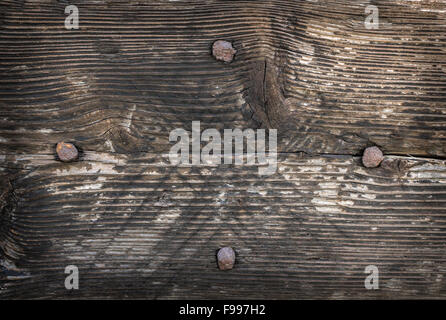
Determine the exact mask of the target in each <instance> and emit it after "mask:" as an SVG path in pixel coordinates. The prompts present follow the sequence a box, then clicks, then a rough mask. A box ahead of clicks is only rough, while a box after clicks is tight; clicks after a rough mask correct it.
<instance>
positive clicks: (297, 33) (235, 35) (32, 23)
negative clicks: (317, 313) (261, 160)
mask: <svg viewBox="0 0 446 320" xmlns="http://www.w3.org/2000/svg"><path fill="white" fill-rule="evenodd" d="M69 4H72V5H76V6H78V7H79V16H80V21H79V25H80V28H79V30H66V29H65V27H64V20H65V18H66V16H67V15H66V14H65V12H64V9H65V6H67V5H69ZM369 4H373V5H375V6H377V7H378V8H379V14H380V21H382V22H383V27H382V28H380V29H377V30H367V29H365V28H364V26H363V21H364V19H365V14H364V10H365V7H366V6H367V5H369ZM0 12H1V14H0V73H1V77H0V83H1V85H0V175H1V180H0V208H1V213H0V299H17V298H30V299H38V298H65V299H67V298H68V299H69V298H145V299H154V298H167V299H181V298H183V299H185V298H187V299H190V298H197V299H237V298H239V299H247V298H248V299H262V298H266V299H297V298H313V299H314V298H330V299H340V298H354V299H358V298H363V299H374V298H386V299H394V298H443V299H444V298H446V282H445V281H446V280H445V271H446V256H445V249H446V206H445V203H446V163H445V158H446V155H445V153H446V144H445V139H446V130H445V129H446V122H445V118H446V90H445V88H446V22H445V21H446V2H444V1H433V0H430V1H428V0H424V1H390V0H387V1H347V0H345V1H344V0H337V1H334V0H328V1H322V0H321V1H285V0H283V1H281V0H271V1H192V0H189V1H174V2H172V1H94V2H92V1H70V3H68V2H67V1H51V0H40V1H0ZM219 39H222V40H227V41H231V42H232V44H233V46H234V48H235V49H236V50H237V54H236V56H235V58H234V60H233V61H232V62H231V63H228V64H225V63H222V62H220V61H216V60H215V59H214V58H213V57H212V55H211V46H212V43H213V42H214V41H215V40H219ZM192 121H200V122H201V125H202V129H206V128H217V129H219V130H221V129H223V128H227V129H232V128H242V129H244V128H253V129H257V128H268V129H274V128H277V129H278V134H279V141H278V142H279V144H278V149H279V157H278V169H277V173H276V174H274V175H271V176H266V177H265V176H259V175H258V171H257V169H258V168H257V166H248V165H243V166H236V165H219V166H210V165H204V166H190V167H177V166H173V165H172V164H171V163H170V162H169V160H168V156H167V153H168V152H169V149H170V147H171V146H172V143H170V142H169V141H168V138H169V133H170V131H171V130H173V129H175V128H185V129H187V130H190V126H191V122H192ZM60 141H66V142H72V143H74V144H75V145H76V146H77V147H79V151H80V158H79V161H76V162H73V163H62V162H60V161H58V160H57V157H56V154H55V145H56V143H58V142H60ZM372 145H377V146H379V147H380V148H381V150H382V151H383V152H384V154H385V161H384V162H383V163H382V164H381V166H380V167H379V168H374V169H369V168H364V167H363V165H362V164H361V159H360V157H359V156H360V155H361V152H362V150H364V149H365V148H366V147H368V146H372ZM224 246H230V247H232V248H234V249H235V251H236V263H235V265H234V268H233V269H232V270H229V271H220V270H219V269H218V267H217V263H216V257H215V254H216V250H218V249H219V248H221V247H224ZM67 265H76V266H78V268H79V272H80V284H79V290H71V291H70V290H66V289H65V287H64V280H65V277H66V276H67V275H66V274H65V273H64V269H65V267H66V266H67ZM368 265H376V266H377V267H378V268H379V272H380V274H379V275H380V280H379V285H380V288H379V290H366V289H365V288H364V279H365V277H366V276H367V275H366V274H365V273H364V270H365V268H366V266H368Z"/></svg>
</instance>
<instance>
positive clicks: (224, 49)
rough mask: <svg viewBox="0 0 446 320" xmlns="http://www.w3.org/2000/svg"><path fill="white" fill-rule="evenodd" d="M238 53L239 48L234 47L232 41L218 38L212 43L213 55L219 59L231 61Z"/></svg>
mask: <svg viewBox="0 0 446 320" xmlns="http://www.w3.org/2000/svg"><path fill="white" fill-rule="evenodd" d="M236 53H237V50H235V49H234V48H233V47H232V43H230V42H229V41H225V40H217V41H215V42H214V44H213V45H212V55H213V56H214V57H215V59H217V60H220V61H224V62H227V63H229V62H231V61H232V60H233V59H234V55H235V54H236Z"/></svg>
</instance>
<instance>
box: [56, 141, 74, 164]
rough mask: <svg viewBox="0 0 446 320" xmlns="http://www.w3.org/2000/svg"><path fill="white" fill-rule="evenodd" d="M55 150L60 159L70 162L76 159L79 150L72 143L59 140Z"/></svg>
mask: <svg viewBox="0 0 446 320" xmlns="http://www.w3.org/2000/svg"><path fill="white" fill-rule="evenodd" d="M56 152H57V155H58V156H59V159H60V161H63V162H70V161H74V160H76V159H77V157H78V155H79V152H78V151H77V149H76V147H75V146H74V145H73V144H72V143H65V142H59V143H58V144H57V146H56Z"/></svg>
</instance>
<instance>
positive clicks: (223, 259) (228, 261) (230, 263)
mask: <svg viewBox="0 0 446 320" xmlns="http://www.w3.org/2000/svg"><path fill="white" fill-rule="evenodd" d="M217 262H218V267H219V268H220V270H231V269H232V268H233V267H234V263H235V252H234V249H232V248H231V247H224V248H221V249H220V250H218V253H217Z"/></svg>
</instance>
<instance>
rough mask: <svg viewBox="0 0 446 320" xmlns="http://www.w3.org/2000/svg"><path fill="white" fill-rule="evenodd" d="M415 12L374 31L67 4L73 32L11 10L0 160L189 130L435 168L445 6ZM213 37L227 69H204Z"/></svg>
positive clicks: (285, 4) (278, 18)
mask: <svg viewBox="0 0 446 320" xmlns="http://www.w3.org/2000/svg"><path fill="white" fill-rule="evenodd" d="M6 3H8V2H6ZM423 3H424V4H413V5H412V2H411V4H410V5H408V4H407V3H406V2H404V1H403V2H401V1H400V2H394V1H377V2H376V3H375V4H376V5H377V6H378V7H379V9H380V18H381V21H382V24H383V25H382V27H381V28H380V29H378V30H367V29H365V27H364V25H363V21H364V20H365V13H364V9H365V6H366V5H367V4H369V1H355V2H352V1H343V0H337V1H333V0H331V1H261V2H259V1H243V2H227V1H226V2H225V1H223V2H221V1H217V2H213V1H206V2H204V3H203V2H199V1H197V2H195V1H193V2H189V1H175V3H171V2H166V1H161V2H154V3H152V2H144V1H137V2H128V1H125V2H118V3H115V2H113V4H112V3H109V2H107V1H95V2H94V3H88V2H82V1H79V2H76V1H74V2H73V4H78V5H79V7H80V9H79V10H80V19H81V20H80V29H79V30H66V29H65V27H64V23H63V22H64V18H65V16H66V15H65V13H64V7H65V5H66V4H65V3H54V2H52V1H32V2H30V1H27V2H22V4H23V5H18V4H10V5H9V6H7V7H6V8H5V11H4V13H3V18H2V29H1V39H0V41H1V42H0V46H1V48H2V50H1V52H0V57H1V64H0V72H1V75H2V76H1V79H0V81H1V83H2V86H1V88H2V89H1V90H2V91H1V110H0V112H1V119H2V121H1V123H0V133H1V135H2V137H3V141H1V144H0V148H1V150H4V151H5V152H13V153H16V152H20V153H27V152H31V153H36V152H38V151H39V150H42V148H44V149H43V150H44V151H46V152H49V151H50V150H51V147H52V145H51V143H57V142H58V140H60V139H61V138H66V137H70V138H72V139H76V140H79V141H82V144H83V146H84V147H85V148H86V149H89V150H98V151H106V152H110V151H117V152H128V151H130V150H135V149H137V150H140V151H155V150H164V151H165V150H166V146H167V145H168V144H167V143H166V134H165V132H166V131H170V130H172V129H173V128H176V127H181V126H184V125H186V124H189V125H190V121H191V120H201V121H202V122H203V123H205V124H206V125H207V126H211V127H215V126H221V127H234V126H240V127H253V126H264V127H272V128H280V129H281V132H280V133H281V136H282V139H283V140H282V141H281V143H280V147H281V149H282V150H287V151H304V152H308V153H311V154H318V153H342V154H355V155H357V154H359V153H360V151H361V150H362V149H363V148H364V145H367V144H377V145H380V146H381V147H382V148H383V150H384V151H385V152H387V153H391V154H402V155H405V154H411V155H417V156H438V157H443V156H444V155H445V151H446V150H445V125H444V123H445V87H446V83H445V70H446V69H445V62H446V55H445V42H446V39H445V34H446V32H445V31H446V24H445V23H444V21H445V17H446V16H445V4H444V2H429V1H425V2H423ZM389 24H391V25H390V26H389ZM219 38H222V39H227V40H231V41H233V43H234V46H235V47H236V49H237V50H238V54H237V56H236V59H235V61H234V62H233V63H231V64H228V65H224V64H222V63H220V62H218V61H215V60H214V59H213V58H212V57H211V55H210V46H211V44H212V42H213V41H215V40H216V39H219ZM265 70H266V73H265ZM48 141H49V142H51V143H50V144H48ZM104 142H106V143H104Z"/></svg>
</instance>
